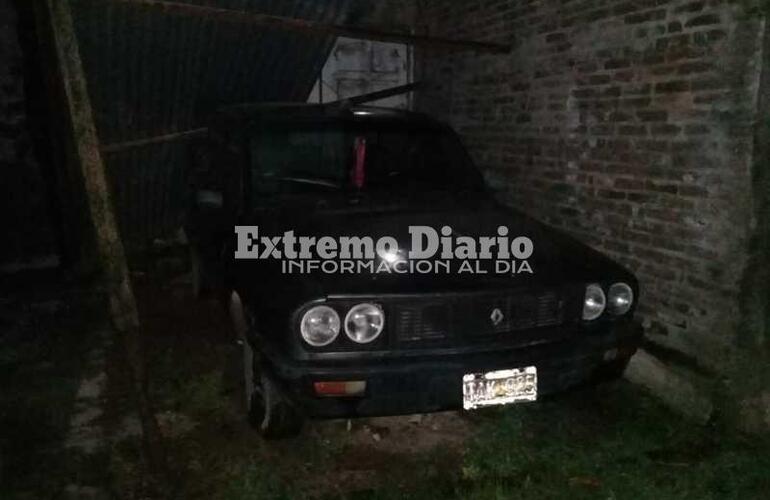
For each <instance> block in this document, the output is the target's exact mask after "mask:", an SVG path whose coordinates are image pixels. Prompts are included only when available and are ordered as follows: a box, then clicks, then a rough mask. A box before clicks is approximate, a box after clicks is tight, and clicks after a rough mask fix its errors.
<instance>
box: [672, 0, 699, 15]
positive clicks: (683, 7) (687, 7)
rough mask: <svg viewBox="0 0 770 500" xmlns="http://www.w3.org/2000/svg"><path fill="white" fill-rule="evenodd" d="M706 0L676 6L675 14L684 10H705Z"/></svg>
mask: <svg viewBox="0 0 770 500" xmlns="http://www.w3.org/2000/svg"><path fill="white" fill-rule="evenodd" d="M704 5H706V2H704V1H703V0H698V1H697V2H687V3H686V4H684V5H680V6H678V7H675V8H674V13H675V14H681V13H682V12H700V11H702V10H703V6H704Z"/></svg>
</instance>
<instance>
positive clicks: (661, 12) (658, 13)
mask: <svg viewBox="0 0 770 500" xmlns="http://www.w3.org/2000/svg"><path fill="white" fill-rule="evenodd" d="M665 18H666V9H657V10H648V11H647V12H640V13H638V14H629V15H627V16H626V17H624V18H623V20H624V21H625V23H626V24H639V23H646V22H649V21H660V20H661V19H665Z"/></svg>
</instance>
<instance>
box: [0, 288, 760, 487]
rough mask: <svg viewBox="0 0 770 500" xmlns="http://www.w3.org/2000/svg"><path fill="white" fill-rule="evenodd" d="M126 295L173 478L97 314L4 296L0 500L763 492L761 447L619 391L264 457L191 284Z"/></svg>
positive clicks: (218, 322)
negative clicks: (147, 451)
mask: <svg viewBox="0 0 770 500" xmlns="http://www.w3.org/2000/svg"><path fill="white" fill-rule="evenodd" d="M134 279H135V283H136V291H137V297H138V300H139V305H140V309H141V316H142V325H143V328H142V333H143V338H144V341H145V358H146V360H147V369H148V374H149V385H148V394H149V397H150V400H151V402H152V404H153V406H154V409H155V411H156V414H157V418H158V422H159V425H160V428H161V431H162V434H163V444H164V449H165V452H166V468H165V469H164V470H160V471H157V470H156V471H150V470H149V468H148V466H147V464H146V462H145V461H144V459H143V457H144V455H143V453H142V447H141V440H140V432H141V427H140V425H139V422H138V419H137V416H136V412H135V406H134V404H133V402H132V400H131V398H130V397H129V390H128V388H129V387H128V384H127V376H126V369H125V366H124V362H123V356H122V353H121V350H120V349H119V347H118V345H117V344H115V343H114V342H112V343H110V342H109V339H106V340H105V339H104V338H103V337H100V336H99V335H97V333H98V332H99V331H103V329H104V326H105V321H104V317H103V313H102V315H101V316H100V315H99V313H98V312H97V311H96V310H98V309H99V308H98V307H97V308H96V310H95V308H94V307H91V308H86V309H84V308H75V307H73V306H72V305H71V304H73V303H78V302H83V300H80V299H79V300H75V301H74V302H73V301H72V300H70V298H71V297H70V298H65V299H62V298H61V297H60V296H61V294H58V293H53V294H52V295H50V294H39V293H38V294H37V295H36V296H35V297H31V298H30V297H20V296H18V295H15V296H13V297H11V296H10V295H0V326H2V331H1V332H0V333H1V335H0V383H2V387H3V392H2V393H0V403H2V408H1V409H2V413H1V414H0V429H2V431H1V433H0V471H2V472H1V473H2V475H0V498H2V499H3V500H4V499H5V498H9V499H24V500H26V499H35V500H37V499H45V498H52V499H68V500H69V499H91V500H102V499H105V500H106V499H111V498H112V499H118V500H140V499H141V500H155V499H157V500H170V499H185V500H187V499H190V500H197V499H201V500H203V499H206V500H209V499H233V500H236V499H244V500H245V499H266V500H267V499H292V500H293V499H329V500H331V499H416V500H422V499H448V498H458V499H467V498H471V499H477V498H478V499H507V498H511V499H516V498H522V499H524V498H527V499H531V498H557V499H558V498H570V499H571V500H572V499H582V498H590V499H608V498H612V499H615V498H619V499H633V500H639V499H650V500H652V499H655V500H660V499H669V498H671V499H693V500H695V499H697V500H701V499H720V500H721V499H725V498H728V499H740V500H742V499H754V498H766V492H767V491H768V490H770V474H768V472H767V471H768V470H770V443H768V442H767V440H766V439H765V438H761V437H757V436H744V435H740V434H737V433H735V432H734V431H731V430H730V429H726V428H724V427H722V426H720V424H719V422H709V423H708V424H707V425H697V424H694V423H692V422H690V421H688V420H685V419H683V418H681V417H679V416H677V415H674V414H672V413H671V412H669V411H668V410H667V409H665V408H664V407H663V406H662V405H661V404H660V403H659V402H658V401H657V400H655V399H654V398H652V397H651V396H650V395H648V394H646V393H644V391H642V390H640V389H639V388H637V387H634V386H632V385H631V384H629V383H627V382H625V381H618V382H616V383H612V384H607V385H603V386H599V387H596V388H586V389H581V390H578V391H574V392H572V393H570V394H568V395H565V396H564V397H561V398H554V399H544V400H543V401H538V402H537V403H534V404H523V405H514V406H511V407H504V408H490V409H486V410H483V411H480V412H471V413H464V412H447V413H439V414H431V415H413V416H406V417H394V418H371V419H358V420H351V421H348V420H330V421H315V422H309V423H308V425H306V426H305V428H304V429H303V432H302V434H301V435H300V436H299V437H297V438H293V439H288V440H285V441H276V442H266V441H264V440H262V439H261V438H260V437H259V436H258V435H257V434H256V433H255V432H254V431H253V430H252V429H251V428H250V427H249V425H248V424H247V422H246V419H245V416H244V414H243V411H242V403H240V400H239V398H238V397H237V396H238V395H236V394H235V393H234V392H233V389H232V386H231V385H230V384H229V383H228V380H229V377H228V376H226V375H225V372H226V371H225V370H224V368H225V367H227V366H228V362H229V360H231V359H233V349H234V348H235V344H234V342H232V335H231V332H230V329H229V325H228V321H227V318H226V316H225V314H224V311H223V310H222V308H221V307H220V306H219V304H217V302H216V301H202V302H201V301H195V300H193V298H192V297H191V295H190V287H189V283H187V282H186V280H185V279H177V280H165V281H161V280H153V279H151V278H150V277H149V275H136V276H135V277H134ZM0 291H1V290H0ZM51 296H53V297H59V298H56V299H50V297H51ZM76 296H77V297H81V299H82V294H80V295H76ZM91 302H94V301H93V300H91ZM97 302H98V301H97ZM93 305H98V304H92V306H93ZM84 311H85V312H84ZM100 343H102V344H104V345H101V346H100ZM94 353H97V355H95V354H94ZM99 353H101V354H99ZM84 399H85V400H87V401H90V403H89V405H90V406H89V405H86V406H83V404H82V403H83V401H82V400H84ZM93 405H96V406H93ZM78 425H80V427H78ZM73 429H76V430H79V431H82V433H79V432H75V433H73ZM91 431H93V432H91ZM73 435H75V436H76V437H78V436H79V439H75V440H74V442H75V443H76V444H77V446H75V447H72V446H71V444H72V437H73ZM93 439H96V441H93ZM94 443H95V446H91V445H93V444H94ZM83 444H87V445H88V446H82V445H83Z"/></svg>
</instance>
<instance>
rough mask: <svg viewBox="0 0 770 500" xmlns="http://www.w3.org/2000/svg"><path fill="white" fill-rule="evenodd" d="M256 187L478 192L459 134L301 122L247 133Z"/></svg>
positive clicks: (478, 182)
mask: <svg viewBox="0 0 770 500" xmlns="http://www.w3.org/2000/svg"><path fill="white" fill-rule="evenodd" d="M250 151H251V165H252V179H253V188H254V192H255V193H258V194H262V195H267V194H273V193H286V192H296V191H298V190H300V191H302V192H305V193H306V192H308V191H310V192H316V191H318V192H324V191H327V192H328V191H329V190H334V191H346V192H348V191H353V192H358V193H382V192H384V193H386V194H401V195H402V194H408V193H415V192H425V191H481V190H482V189H483V185H484V184H483V179H482V177H481V175H480V174H479V173H478V171H477V170H476V169H475V168H474V167H473V166H472V164H471V163H470V160H469V159H468V156H467V154H466V153H465V151H464V149H463V148H462V146H461V145H460V142H459V139H458V138H457V137H456V136H455V135H454V134H452V133H451V132H449V131H447V130H443V129H439V128H427V127H423V128H416V127H409V126H403V124H401V125H400V126H398V127H396V126H383V125H379V126H376V127H363V126H352V125H347V126H340V125H336V126H328V125H327V126H320V125H319V126H311V127H308V126H301V127H291V128H287V127H281V128H270V129H264V128H263V129H261V130H259V131H257V132H255V133H254V134H253V135H252V138H251V144H250Z"/></svg>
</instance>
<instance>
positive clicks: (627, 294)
mask: <svg viewBox="0 0 770 500" xmlns="http://www.w3.org/2000/svg"><path fill="white" fill-rule="evenodd" d="M607 302H608V303H609V304H608V309H609V310H610V312H611V313H612V314H616V315H618V316H620V315H621V314H625V313H627V312H628V310H629V309H631V304H633V303H634V291H633V290H631V287H630V286H628V285H626V284H625V283H615V284H614V285H612V286H611V287H610V289H609V291H608V292H607Z"/></svg>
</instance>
